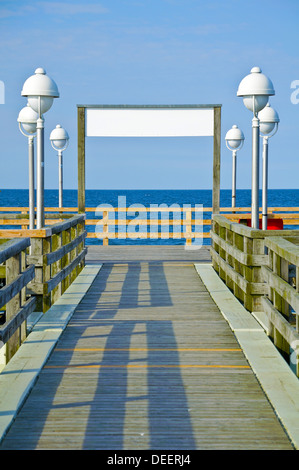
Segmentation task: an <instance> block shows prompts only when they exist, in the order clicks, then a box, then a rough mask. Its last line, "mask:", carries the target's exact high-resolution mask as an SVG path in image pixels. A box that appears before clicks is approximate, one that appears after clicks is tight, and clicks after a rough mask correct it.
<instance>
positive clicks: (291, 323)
mask: <svg viewBox="0 0 299 470" xmlns="http://www.w3.org/2000/svg"><path fill="white" fill-rule="evenodd" d="M211 237H212V246H211V256H212V263H213V267H214V269H215V270H216V272H217V273H218V274H219V276H220V278H221V279H222V280H223V281H224V282H225V284H226V285H227V286H228V287H229V289H230V290H231V291H232V292H233V293H234V295H235V296H236V297H237V298H238V299H239V300H240V302H241V303H242V304H243V305H244V307H245V308H246V309H247V310H249V311H250V312H252V313H253V315H254V316H255V317H256V318H257V320H258V321H259V322H260V323H261V324H262V325H263V327H264V328H265V331H266V332H267V334H268V335H269V336H270V337H271V338H272V339H273V342H274V344H275V345H276V346H277V348H278V349H279V351H280V352H282V354H283V355H284V357H285V358H286V359H287V361H288V362H289V364H290V365H291V366H292V368H293V370H294V372H295V373H296V374H297V376H299V368H298V355H299V334H298V315H299V246H298V245H299V236H298V230H256V229H252V228H250V227H247V226H244V225H242V224H238V223H233V222H231V221H230V220H228V219H227V218H226V217H224V216H222V215H214V216H213V227H212V231H211Z"/></svg>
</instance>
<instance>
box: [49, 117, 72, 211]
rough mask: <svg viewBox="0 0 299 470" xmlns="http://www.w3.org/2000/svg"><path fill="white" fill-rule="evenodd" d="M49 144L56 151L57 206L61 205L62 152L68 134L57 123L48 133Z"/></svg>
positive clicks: (66, 143)
mask: <svg viewBox="0 0 299 470" xmlns="http://www.w3.org/2000/svg"><path fill="white" fill-rule="evenodd" d="M50 141H51V145H52V147H53V149H54V150H56V151H57V152H58V167H59V207H63V161H62V152H63V151H64V150H65V149H66V148H67V146H68V143H69V136H68V133H67V132H66V130H65V129H64V128H63V127H61V126H60V124H58V125H57V126H56V128H55V129H53V131H52V132H51V134H50Z"/></svg>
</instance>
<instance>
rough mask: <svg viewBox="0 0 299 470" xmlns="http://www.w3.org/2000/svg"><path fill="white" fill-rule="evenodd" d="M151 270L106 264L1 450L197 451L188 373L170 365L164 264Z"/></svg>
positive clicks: (172, 343) (172, 352)
mask: <svg viewBox="0 0 299 470" xmlns="http://www.w3.org/2000/svg"><path fill="white" fill-rule="evenodd" d="M146 270H147V273H146V279H145V277H144V273H142V268H141V264H140V263H133V264H128V265H126V266H125V265H123V266H122V267H119V268H115V267H114V265H112V264H107V265H104V266H103V268H102V270H101V271H100V273H99V275H98V276H97V279H96V280H95V282H94V284H93V285H92V287H91V288H90V290H89V292H88V294H87V295H86V296H85V298H84V299H83V301H82V302H81V304H80V305H79V306H78V308H77V310H76V312H75V313H74V316H73V318H72V319H71V321H70V324H69V326H68V327H67V329H66V330H65V332H64V333H63V335H62V337H61V339H60V341H59V343H58V345H57V347H56V349H55V350H54V351H53V353H52V355H51V357H50V359H49V361H48V363H47V365H46V367H45V368H44V370H43V371H42V373H41V374H40V377H39V379H38V381H37V384H36V386H35V387H34V389H33V391H32V392H31V394H30V396H29V397H28V399H27V401H26V402H25V404H24V406H23V408H22V410H21V412H20V413H19V416H18V418H17V419H16V421H15V423H14V424H13V426H12V428H11V430H10V431H9V433H8V435H7V437H6V439H5V440H4V442H3V445H2V448H3V449H5V448H6V449H16V448H19V449H39V448H41V449H47V448H50V449H53V448H64V449H67V448H70V449H125V448H131V449H134V448H144V449H159V448H161V449H163V448H164V449H166V448H167V449H195V448H196V444H195V440H194V436H193V430H192V424H191V419H190V416H189V411H188V403H187V397H186V394H185V389H184V383H183V379H182V376H181V369H180V368H179V367H172V368H170V369H169V368H163V365H166V364H168V365H169V364H171V365H173V366H178V365H179V363H180V358H179V353H178V351H177V342H176V338H175V333H174V331H173V325H172V321H171V320H170V319H163V318H162V317H161V319H159V318H160V317H159V312H161V311H162V310H163V309H164V308H165V307H168V308H169V307H172V306H173V304H172V300H171V295H170V292H169V289H168V284H167V280H166V277H165V274H164V267H163V263H159V262H156V263H154V264H147V267H146ZM120 286H122V287H121V289H120ZM153 309H155V311H153ZM147 312H148V313H149V315H147ZM161 349H165V350H166V349H167V350H168V351H167V353H166V355H165V354H164V353H163V354H161V351H158V350H161ZM75 350H77V351H75ZM140 366H141V367H140ZM157 366H160V367H157ZM161 366H162V367H161ZM182 424H183V426H182ZM178 427H180V429H178ZM0 448H1V447H0Z"/></svg>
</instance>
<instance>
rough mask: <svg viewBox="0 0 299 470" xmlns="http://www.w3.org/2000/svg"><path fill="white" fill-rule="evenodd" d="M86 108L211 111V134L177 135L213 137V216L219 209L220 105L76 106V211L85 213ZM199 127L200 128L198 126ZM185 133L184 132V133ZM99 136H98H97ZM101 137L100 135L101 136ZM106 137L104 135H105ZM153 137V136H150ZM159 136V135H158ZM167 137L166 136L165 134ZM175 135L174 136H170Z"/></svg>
mask: <svg viewBox="0 0 299 470" xmlns="http://www.w3.org/2000/svg"><path fill="white" fill-rule="evenodd" d="M86 108H88V109H101V110H104V109H105V110H145V109H147V110H169V111H171V110H186V111H188V110H189V111H190V110H200V109H201V110H208V109H210V110H213V111H214V114H213V124H212V127H213V132H212V133H211V131H209V132H210V133H206V134H205V133H202V134H200V132H199V133H197V134H194V133H190V134H188V132H187V133H184V134H178V135H186V136H188V135H189V136H193V135H213V201H212V205H213V214H218V213H219V209H220V148H221V105H219V104H216V105H165V106H163V105H156V106H154V105H148V106H147V105H139V106H133V105H132V106H130V105H128V106H125V105H123V106H114V105H111V106H109V105H77V110H78V211H79V213H84V212H85V137H86ZM199 127H200V126H199ZM184 132H186V131H184ZM98 135H100V134H98ZM101 135H102V134H101ZM105 135H106V134H105ZM130 135H131V134H130ZM138 135H140V133H139V134H138ZM152 135H153V134H152ZM159 135H161V134H159ZM167 135H168V134H167ZM171 135H175V134H171Z"/></svg>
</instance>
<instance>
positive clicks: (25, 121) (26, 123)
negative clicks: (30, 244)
mask: <svg viewBox="0 0 299 470" xmlns="http://www.w3.org/2000/svg"><path fill="white" fill-rule="evenodd" d="M37 119H38V114H37V113H36V112H35V111H33V109H32V108H30V106H29V105H28V104H27V106H25V107H24V108H22V109H21V111H20V112H19V116H18V123H19V129H20V131H21V132H22V134H23V135H24V136H25V137H27V138H28V168H29V229H30V230H32V229H34V219H35V217H34V215H35V201H34V199H35V198H34V143H33V140H34V137H35V135H36V122H37Z"/></svg>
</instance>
